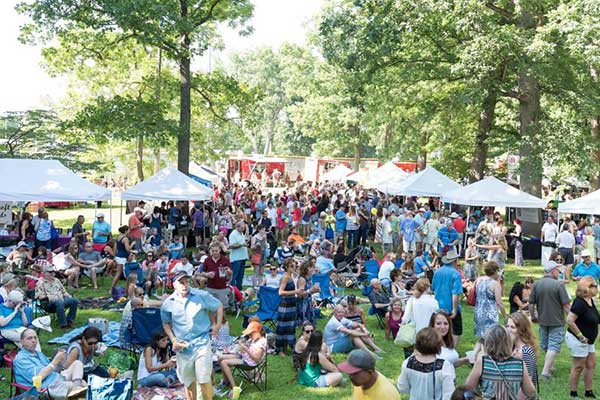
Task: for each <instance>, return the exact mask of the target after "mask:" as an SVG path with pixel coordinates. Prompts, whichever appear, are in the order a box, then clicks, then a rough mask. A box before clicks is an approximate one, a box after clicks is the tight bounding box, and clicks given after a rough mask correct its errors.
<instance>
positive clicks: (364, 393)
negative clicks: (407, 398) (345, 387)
mask: <svg viewBox="0 0 600 400" xmlns="http://www.w3.org/2000/svg"><path fill="white" fill-rule="evenodd" d="M377 375H378V376H377V380H376V381H375V384H374V385H373V386H371V387H370V388H368V389H366V390H364V389H363V388H362V387H360V386H354V385H353V386H352V400H381V399H385V400H400V393H399V392H398V390H397V389H396V387H395V386H394V384H393V383H392V382H390V380H389V379H388V378H386V377H385V376H383V375H382V374H381V373H380V372H377Z"/></svg>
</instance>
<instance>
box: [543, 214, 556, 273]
mask: <svg viewBox="0 0 600 400" xmlns="http://www.w3.org/2000/svg"><path fill="white" fill-rule="evenodd" d="M557 236H558V226H556V224H555V223H554V218H552V217H548V220H547V222H546V223H545V224H544V226H542V234H541V236H540V241H541V242H542V265H544V264H545V263H546V262H547V261H548V259H549V258H550V254H552V249H554V248H555V247H556V237H557Z"/></svg>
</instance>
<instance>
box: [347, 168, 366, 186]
mask: <svg viewBox="0 0 600 400" xmlns="http://www.w3.org/2000/svg"><path fill="white" fill-rule="evenodd" d="M368 179H369V174H368V173H367V172H365V171H357V172H353V173H351V174H350V175H348V176H346V180H348V181H354V182H358V183H360V184H361V185H365V184H366V183H367V182H368Z"/></svg>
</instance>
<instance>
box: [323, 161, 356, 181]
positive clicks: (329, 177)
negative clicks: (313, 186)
mask: <svg viewBox="0 0 600 400" xmlns="http://www.w3.org/2000/svg"><path fill="white" fill-rule="evenodd" d="M353 172H354V171H353V170H351V169H350V168H348V167H346V166H345V165H344V164H338V165H336V166H335V168H333V169H332V170H331V171H329V172H327V173H325V174H323V175H322V176H321V177H320V179H319V180H320V181H321V182H325V181H329V182H341V181H344V180H345V179H346V177H347V176H348V175H350V174H351V173H353Z"/></svg>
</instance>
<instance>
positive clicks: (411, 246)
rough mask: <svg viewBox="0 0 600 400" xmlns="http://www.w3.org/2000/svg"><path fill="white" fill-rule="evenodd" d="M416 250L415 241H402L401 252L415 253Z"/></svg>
mask: <svg viewBox="0 0 600 400" xmlns="http://www.w3.org/2000/svg"><path fill="white" fill-rule="evenodd" d="M416 249H417V245H416V241H415V240H413V241H412V242H407V241H406V240H402V250H404V251H415V250H416Z"/></svg>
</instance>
